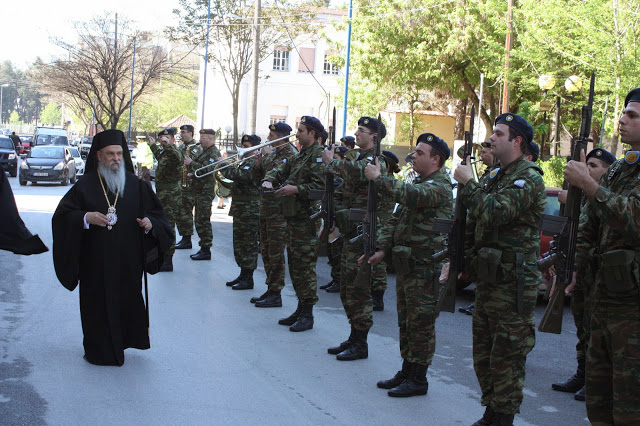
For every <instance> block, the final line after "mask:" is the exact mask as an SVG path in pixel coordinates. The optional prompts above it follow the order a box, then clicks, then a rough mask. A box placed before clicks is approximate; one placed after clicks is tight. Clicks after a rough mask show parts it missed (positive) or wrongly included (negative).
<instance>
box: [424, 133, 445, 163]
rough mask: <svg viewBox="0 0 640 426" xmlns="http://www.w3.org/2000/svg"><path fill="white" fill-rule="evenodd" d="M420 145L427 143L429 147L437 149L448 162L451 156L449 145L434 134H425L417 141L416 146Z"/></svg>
mask: <svg viewBox="0 0 640 426" xmlns="http://www.w3.org/2000/svg"><path fill="white" fill-rule="evenodd" d="M419 143H426V144H427V145H431V147H432V148H434V149H437V150H438V151H440V152H441V153H442V155H444V160H445V161H447V159H448V158H449V156H450V155H451V149H449V145H447V143H446V142H445V141H443V140H442V139H440V138H439V137H437V136H436V135H434V134H433V133H423V134H421V135H420V136H418V140H417V141H416V145H417V144H419Z"/></svg>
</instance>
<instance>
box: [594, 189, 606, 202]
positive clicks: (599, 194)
mask: <svg viewBox="0 0 640 426" xmlns="http://www.w3.org/2000/svg"><path fill="white" fill-rule="evenodd" d="M595 199H596V201H599V202H601V203H604V202H605V201H607V200H608V199H609V193H608V192H607V191H605V189H604V188H603V187H599V188H598V189H597V190H596V196H595Z"/></svg>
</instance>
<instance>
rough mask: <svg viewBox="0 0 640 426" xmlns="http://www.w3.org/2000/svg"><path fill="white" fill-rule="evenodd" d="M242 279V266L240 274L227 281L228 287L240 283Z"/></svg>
mask: <svg viewBox="0 0 640 426" xmlns="http://www.w3.org/2000/svg"><path fill="white" fill-rule="evenodd" d="M241 280H242V268H240V274H239V275H238V276H237V277H235V278H234V279H233V280H231V281H227V287H232V286H234V285H236V284H238V283H239V282H240V281H241Z"/></svg>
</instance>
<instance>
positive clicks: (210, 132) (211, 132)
mask: <svg viewBox="0 0 640 426" xmlns="http://www.w3.org/2000/svg"><path fill="white" fill-rule="evenodd" d="M200 134H201V135H214V136H215V135H216V131H215V130H213V129H200Z"/></svg>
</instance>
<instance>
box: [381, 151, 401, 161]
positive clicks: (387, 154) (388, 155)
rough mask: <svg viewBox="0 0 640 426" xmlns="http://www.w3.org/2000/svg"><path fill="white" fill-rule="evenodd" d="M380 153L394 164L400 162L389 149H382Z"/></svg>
mask: <svg viewBox="0 0 640 426" xmlns="http://www.w3.org/2000/svg"><path fill="white" fill-rule="evenodd" d="M382 155H384V158H386V159H387V161H393V162H394V163H396V164H398V163H399V162H400V160H398V156H397V155H395V154H394V153H393V152H391V151H386V150H385V151H382Z"/></svg>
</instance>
